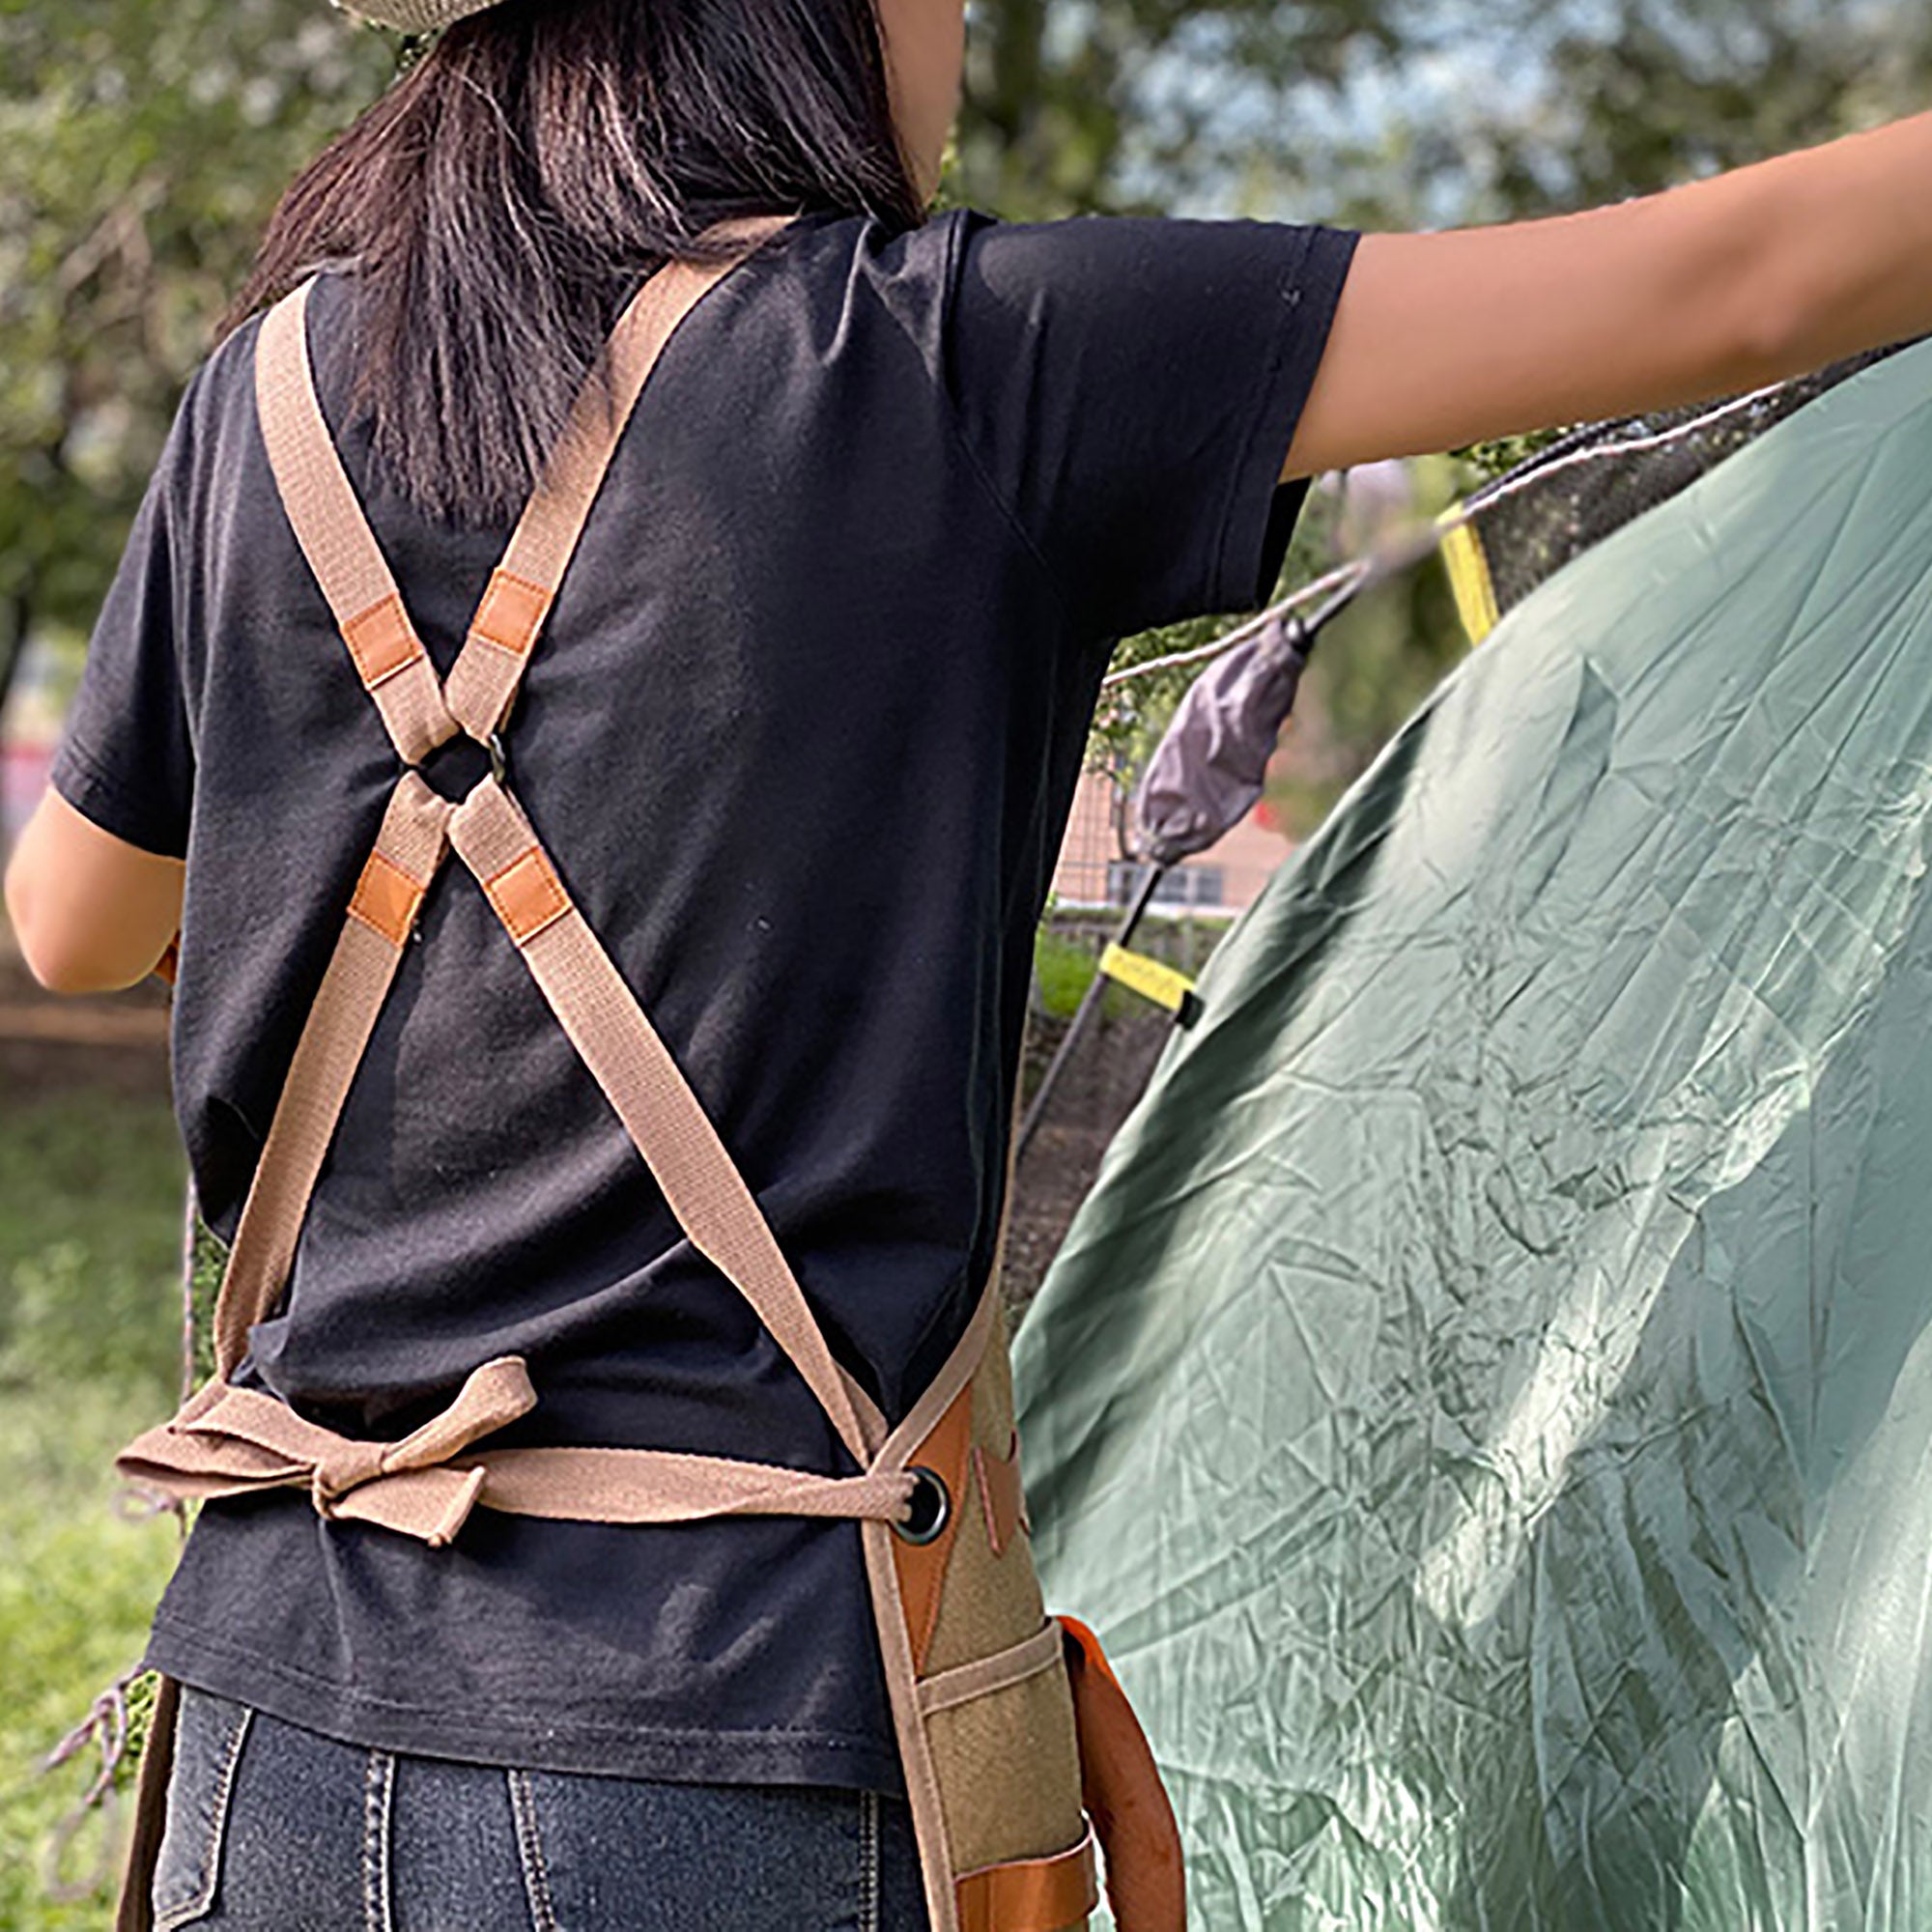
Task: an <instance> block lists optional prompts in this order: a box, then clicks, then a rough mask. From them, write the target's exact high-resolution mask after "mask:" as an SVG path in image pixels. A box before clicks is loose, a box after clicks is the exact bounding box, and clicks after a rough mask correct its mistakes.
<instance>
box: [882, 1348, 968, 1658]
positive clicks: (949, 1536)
mask: <svg viewBox="0 0 1932 1932" xmlns="http://www.w3.org/2000/svg"><path fill="white" fill-rule="evenodd" d="M972 1440H973V1384H972V1382H971V1381H968V1382H967V1384H966V1386H965V1387H964V1388H962V1389H961V1390H960V1391H959V1393H958V1394H957V1395H956V1396H954V1397H953V1398H952V1405H951V1406H949V1407H948V1409H947V1411H946V1413H945V1414H944V1415H942V1416H941V1417H940V1418H939V1420H938V1422H937V1423H935V1424H934V1425H933V1429H932V1433H931V1434H930V1435H927V1436H926V1437H925V1439H924V1440H923V1442H921V1443H920V1445H919V1447H918V1448H917V1449H915V1450H914V1451H913V1452H912V1454H911V1455H910V1456H908V1457H907V1458H906V1464H905V1466H906V1467H908V1468H919V1467H924V1468H928V1469H930V1470H931V1471H932V1472H933V1473H934V1474H935V1475H936V1476H938V1477H939V1479H940V1480H941V1481H942V1482H943V1483H944V1484H945V1485H946V1493H947V1494H948V1495H949V1496H950V1497H951V1498H952V1515H951V1516H950V1517H949V1518H948V1520H947V1523H946V1528H945V1529H944V1530H943V1531H942V1532H941V1533H940V1535H939V1536H937V1537H935V1538H934V1539H933V1541H932V1542H930V1543H924V1544H916V1543H908V1542H906V1540H905V1539H904V1538H903V1537H900V1536H895V1537H894V1539H893V1564H894V1567H895V1569H896V1570H897V1571H898V1573H899V1599H900V1601H901V1602H902V1603H903V1604H904V1605H905V1619H906V1631H907V1634H909V1635H910V1637H911V1639H912V1662H913V1668H914V1669H915V1670H923V1669H924V1668H925V1653H926V1652H927V1650H928V1649H930V1648H931V1645H932V1632H933V1627H934V1626H935V1625H936V1624H937V1623H938V1621H939V1597H940V1592H941V1590H942V1589H943V1588H944V1587H945V1583H946V1566H947V1564H948V1563H950V1562H951V1561H952V1545H953V1541H954V1539H955V1538H956V1537H957V1536H958V1534H959V1520H960V1518H961V1516H962V1515H963V1514H964V1512H965V1507H966V1467H967V1461H966V1459H967V1451H968V1450H969V1448H970V1447H971V1445H972Z"/></svg>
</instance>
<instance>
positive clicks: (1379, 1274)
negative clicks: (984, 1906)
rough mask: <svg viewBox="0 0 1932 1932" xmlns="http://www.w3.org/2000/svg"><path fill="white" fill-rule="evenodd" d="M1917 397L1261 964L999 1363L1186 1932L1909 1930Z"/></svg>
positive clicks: (1915, 1784) (1919, 1425)
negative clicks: (1143, 1780) (1173, 1878)
mask: <svg viewBox="0 0 1932 1932" xmlns="http://www.w3.org/2000/svg"><path fill="white" fill-rule="evenodd" d="M1928 865H1932V348H1928V347H1919V348H1917V349H1913V350H1910V351H1907V352H1906V353H1904V354H1902V355H1899V356H1897V357H1895V358H1893V359H1892V360H1890V361H1888V362H1885V363H1883V364H1881V365H1879V366H1877V367H1875V368H1873V369H1870V370H1868V371H1866V372H1865V373H1863V374H1861V375H1860V376H1858V377H1856V378H1855V379H1854V380H1852V381H1851V382H1849V383H1848V384H1845V385H1844V386H1843V387H1841V388H1838V389H1836V390H1834V391H1833V392H1832V393H1831V394H1829V395H1828V396H1826V397H1825V398H1824V399H1823V400H1822V401H1819V402H1817V403H1814V404H1812V405H1811V406H1810V407H1808V408H1806V409H1805V410H1804V411H1803V412H1800V413H1799V414H1797V415H1795V416H1793V417H1792V418H1791V419H1790V420H1788V421H1787V422H1785V423H1783V424H1781V425H1780V426H1779V427H1778V428H1776V430H1774V431H1772V432H1771V433H1770V434H1769V435H1768V436H1766V437H1765V438H1763V439H1762V440H1760V441H1758V442H1756V443H1754V444H1753V445H1752V446H1750V447H1749V448H1748V449H1747V450H1745V451H1744V452H1743V453H1742V454H1740V455H1738V456H1736V457H1734V458H1732V459H1731V460H1730V461H1729V462H1727V463H1725V464H1724V465H1723V466H1722V467H1720V468H1719V469H1716V470H1715V471H1713V472H1712V473H1711V474H1710V475H1709V476H1707V477H1705V478H1704V479H1703V480H1702V481H1700V482H1699V483H1697V484H1695V485H1694V486H1693V487H1692V488H1691V489H1690V491H1689V492H1688V493H1687V494H1685V495H1684V496H1682V497H1678V498H1677V499H1675V500H1674V501H1672V502H1671V503H1669V504H1667V505H1665V506H1664V507H1662V508H1661V509H1658V510H1655V511H1653V512H1651V513H1650V514H1649V515H1647V516H1645V517H1643V518H1642V519H1640V520H1639V521H1638V522H1636V523H1634V524H1633V525H1631V526H1629V527H1628V528H1626V529H1624V530H1623V531H1621V532H1620V533H1619V534H1618V535H1616V536H1615V537H1613V538H1611V539H1610V540H1608V541H1607V542H1605V543H1604V544H1602V545H1600V546H1599V547H1598V548H1597V549H1595V550H1594V551H1591V552H1590V553H1588V554H1586V555H1584V556H1583V557H1581V558H1580V559H1578V560H1577V562H1575V563H1573V564H1571V565H1569V566H1568V567H1567V568H1565V569H1564V570H1563V571H1561V572H1560V573H1559V574H1558V575H1557V576H1555V577H1554V578H1552V579H1551V580H1550V581H1549V582H1548V583H1547V584H1546V585H1545V586H1544V587H1543V588H1542V589H1541V590H1540V591H1538V592H1537V593H1536V594H1535V595H1534V596H1532V597H1531V598H1529V599H1528V601H1526V602H1525V603H1523V604H1521V605H1520V607H1519V608H1518V609H1517V610H1516V611H1513V612H1512V613H1511V614H1510V616H1509V617H1508V618H1507V619H1506V620H1505V621H1504V623H1503V625H1502V627H1501V628H1500V629H1499V630H1498V631H1497V632H1496V633H1495V634H1494V635H1493V637H1492V639H1490V641H1489V642H1487V643H1485V644H1484V645H1483V647H1482V648H1481V649H1480V650H1479V651H1477V652H1475V653H1474V654H1473V655H1472V656H1471V657H1469V658H1468V659H1467V660H1465V661H1464V663H1463V665H1462V666H1460V667H1459V668H1458V669H1457V670H1456V672H1455V673H1454V674H1453V675H1452V676H1451V677H1450V678H1449V679H1448V680H1447V681H1446V682H1445V683H1444V685H1443V686H1442V687H1441V688H1440V689H1439V690H1438V691H1437V692H1436V693H1435V696H1433V697H1432V698H1431V700H1430V701H1429V702H1428V704H1427V705H1426V706H1425V707H1424V709H1423V710H1422V711H1421V713H1420V714H1419V715H1418V716H1417V717H1416V718H1414V719H1413V720H1412V721H1411V722H1410V724H1409V725H1407V726H1406V728H1405V730H1404V731H1403V732H1402V733H1401V735H1400V736H1399V737H1398V739H1397V740H1396V741H1395V742H1394V743H1393V744H1392V745H1391V746H1390V747H1389V748H1388V750H1387V751H1386V752H1385V753H1384V754H1383V756H1382V757H1381V758H1380V759H1379V761H1378V763H1377V765H1376V766H1375V768H1374V769H1373V770H1372V771H1371V772H1370V773H1368V774H1367V776H1366V777H1365V778H1364V779H1363V780H1362V781H1360V782H1359V783H1358V784H1357V785H1356V786H1355V787H1354V788H1353V790H1352V791H1351V792H1350V795H1349V796H1348V798H1347V799H1345V800H1344V802H1343V803H1342V805H1341V806H1340V807H1339V808H1338V809H1337V810H1336V811H1335V813H1334V814H1333V815H1332V817H1331V818H1330V820H1329V822H1328V823H1327V824H1326V825H1325V827H1324V828H1323V829H1322V831H1321V834H1320V835H1319V836H1318V837H1317V838H1315V839H1313V840H1311V841H1310V842H1309V843H1308V844H1307V845H1306V846H1305V847H1304V848H1303V849H1302V850H1301V851H1300V852H1299V853H1298V854H1296V856H1295V857H1294V859H1293V861H1292V862H1291V863H1290V865H1289V866H1288V867H1286V868H1285V869H1284V870H1283V872H1282V873H1281V874H1280V875H1279V876H1278V877H1277V878H1276V880H1275V881H1274V883H1273V885H1272V886H1271V888H1270V889H1269V891H1268V892H1267V894H1266V895H1264V897H1263V899H1262V900H1261V902H1260V903H1259V904H1258V905H1256V906H1255V907H1254V908H1253V909H1252V910H1251V911H1250V912H1249V913H1248V914H1247V915H1246V916H1245V917H1244V918H1243V919H1242V920H1241V921H1240V922H1239V923H1238V924H1237V925H1236V929H1235V930H1234V932H1233V933H1232V934H1231V935H1230V936H1229V937H1228V939H1227V940H1225V941H1224V942H1223V944H1222V946H1221V948H1220V950H1219V951H1218V952H1216V954H1215V956H1214V958H1213V960H1212V962H1211V964H1210V966H1209V968H1208V972H1207V974H1206V975H1205V977H1204V978H1203V980H1202V982H1201V985H1200V988H1199V991H1200V995H1201V998H1202V1000H1203V1002H1204V1006H1205V1012H1204V1015H1203V1017H1202V1019H1201V1020H1200V1022H1199V1023H1198V1024H1197V1026H1196V1027H1195V1028H1194V1029H1193V1030H1192V1031H1191V1032H1189V1033H1185V1034H1179V1033H1178V1034H1176V1035H1175V1036H1174V1037H1173V1038H1172V1040H1171V1041H1170V1042H1169V1044H1168V1046H1167V1048H1166V1049H1165V1052H1164V1054H1163V1057H1162V1059H1161V1061H1160V1062H1159V1064H1158V1065H1157V1066H1156V1068H1155V1072H1154V1076H1153V1079H1152V1082H1151V1087H1150V1089H1149V1092H1148V1094H1147V1095H1146V1097H1145V1098H1144V1099H1143V1101H1142V1102H1141V1103H1140V1105H1139V1106H1138V1107H1137V1108H1136V1110H1135V1112H1134V1113H1133V1115H1132V1116H1131V1117H1130V1119H1129V1120H1128V1122H1127V1123H1126V1124H1125V1126H1124V1127H1123V1128H1122V1131H1121V1133H1120V1135H1119V1136H1118V1137H1117V1139H1116V1141H1115V1143H1114V1145H1113V1146H1112V1148H1111V1149H1110V1150H1109V1152H1108V1156H1107V1159H1106V1161H1105V1163H1104V1165H1103V1167H1102V1170H1101V1174H1100V1178H1099V1179H1098V1181H1097V1182H1096V1184H1095V1187H1094V1191H1093V1193H1092V1194H1091V1195H1090V1197H1089V1199H1088V1200H1087V1202H1086V1204H1085V1205H1084V1206H1083V1208H1081V1211H1080V1213H1079V1215H1078V1216H1077V1217H1076V1219H1075V1222H1074V1224H1073V1227H1072V1229H1071V1230H1070V1232H1069V1234H1068V1236H1067V1239H1066V1241H1065V1246H1064V1247H1063V1249H1062V1251H1061V1253H1060V1255H1059V1257H1058V1259H1057V1261H1056V1262H1055V1264H1054V1266H1053V1268H1052V1270H1051V1271H1050V1273H1049V1275H1048V1278H1047V1280H1046V1283H1045V1285H1044V1288H1043V1290H1042V1293H1041V1294H1040V1296H1039V1299H1038V1300H1037V1303H1036V1304H1035V1306H1034V1308H1033V1310H1032V1311H1031V1313H1030V1314H1029V1315H1028V1317H1027V1319H1026V1321H1025V1322H1024V1325H1023V1326H1022V1328H1021V1330H1020V1333H1019V1336H1018V1338H1017V1343H1016V1358H1017V1371H1018V1378H1019V1388H1020V1399H1021V1431H1022V1436H1023V1439H1024V1442H1025V1445H1026V1466H1027V1473H1028V1492H1029V1497H1030V1501H1031V1509H1032V1515H1033V1519H1034V1522H1035V1526H1036V1535H1037V1550H1038V1554H1039V1558H1040V1564H1041V1570H1042V1575H1043V1579H1044V1581H1045V1584H1046V1587H1047V1593H1048V1599H1049V1602H1050V1603H1052V1604H1053V1605H1055V1607H1058V1608H1062V1609H1066V1610H1070V1611H1073V1612H1075V1613H1077V1614H1079V1615H1081V1616H1084V1617H1085V1618H1087V1619H1088V1621H1090V1622H1091V1623H1093V1624H1094V1627H1095V1629H1096V1630H1097V1632H1098V1633H1099V1634H1100V1636H1101V1638H1102V1640H1103V1641H1104V1642H1105V1643H1107V1645H1108V1647H1109V1649H1110V1652H1111V1654H1112V1656H1113V1658H1114V1660H1115V1662H1116V1664H1117V1666H1118V1669H1119V1673H1120V1675H1121V1678H1122V1682H1123V1683H1124V1684H1125V1686H1126V1688H1127V1690H1128V1693H1129V1694H1130V1695H1131V1696H1132V1697H1133V1699H1134V1700H1135V1703H1136V1706H1137V1708H1138V1710H1139V1711H1140V1713H1141V1716H1142V1719H1143V1721H1144V1722H1145V1724H1146V1726H1147V1728H1148V1731H1149V1734H1150V1736H1151V1739H1152V1741H1153V1744H1154V1747H1155V1751H1156V1753H1157V1755H1158V1756H1159V1758H1160V1761H1161V1763H1162V1766H1163V1768H1164V1770H1165V1772H1166V1774H1167V1776H1168V1778H1169V1782H1170V1789H1171V1791H1172V1793H1173V1796H1174V1799H1175V1803H1176V1807H1177V1810H1178V1811H1179V1816H1180V1821H1181V1827H1182V1832H1183V1835H1184V1838H1185V1841H1186V1845H1187V1852H1188V1857H1189V1861H1190V1900H1191V1908H1192V1922H1193V1923H1194V1925H1195V1926H1196V1927H1197V1928H1206V1932H1234V1929H1235V1928H1244V1929H1245V1928H1260V1927H1266V1928H1269V1932H1315V1928H1322V1932H1329V1928H1338V1929H1339V1932H1370V1928H1378V1932H1379V1928H1389V1932H1396V1928H1401V1932H1426V1929H1427V1928H1432V1927H1443V1928H1482V1932H1516V1929H1517V1928H1523V1929H1525V1932H1526V1928H1531V1927H1534V1928H1547V1932H1582V1928H1605V1932H1648V1928H1662V1927H1672V1928H1675V1927H1684V1928H1709V1932H1719V1928H1721V1932H1740V1928H1756V1927H1765V1928H1771V1927H1776V1928H1778V1932H1793V1928H1815V1932H1823V1929H1824V1928H1827V1927H1831V1928H1853V1927H1857V1928H1861V1932H1902V1928H1923V1927H1928V1926H1932V1337H1928V1334H1927V1324H1928V1317H1932V891H1928V888H1927V873H1928Z"/></svg>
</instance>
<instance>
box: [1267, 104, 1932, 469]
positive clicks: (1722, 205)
mask: <svg viewBox="0 0 1932 1932" xmlns="http://www.w3.org/2000/svg"><path fill="white" fill-rule="evenodd" d="M1928 330H1932V115H1920V116H1918V117H1915V118H1914V119H1911V120H1908V121H1901V122H1896V123H1893V124H1892V125H1891V126H1890V127H1888V128H1880V129H1878V130H1876V131H1875V132H1872V133H1869V134H1861V135H1856V136H1851V137H1848V138H1846V139H1844V140H1840V141H1835V142H1833V143H1831V144H1829V145H1828V146H1825V147H1822V148H1814V149H1810V150H1807V151H1806V152H1804V153H1802V154H1796V155H1789V156H1781V157H1780V158H1778V159H1777V160H1775V161H1768V162H1764V163H1761V164H1760V165H1758V166H1755V167H1750V168H1741V169H1738V170H1736V171H1734V172H1732V173H1730V174H1727V175H1722V176H1719V177H1716V178H1715V179H1712V180H1709V181H1703V182H1697V183H1692V184H1690V185H1686V186H1684V187H1679V188H1673V189H1670V190H1669V191H1668V192H1666V193H1663V194H1657V195H1650V196H1647V197H1644V198H1642V199H1640V200H1634V201H1627V202H1622V203H1618V204H1617V205H1615V206H1613V207H1608V208H1601V209H1595V210H1592V211H1591V212H1589V213H1584V214H1576V215H1565V216H1560V217H1556V218H1554V219H1550V220H1545V221H1530V222H1518V223H1512V224H1507V225H1503V226H1498V227H1493V228H1480V229H1463V230H1458V231H1455V232H1452V233H1448V234H1441V235H1372V236H1369V237H1366V238H1365V239H1364V241H1363V242H1362V245H1361V250H1360V252H1359V254H1358V256H1357V258H1356V264H1355V268H1354V270H1353V271H1352V272H1351V273H1350V279H1349V286H1348V288H1347V290H1346V291H1345V293H1344V296H1343V299H1342V306H1341V308H1340V310H1339V311H1338V313H1337V316H1336V320H1335V327H1334V333H1333V336H1332V338H1331V341H1330V344H1329V351H1328V355H1327V356H1326V357H1325V358H1324V361H1323V364H1322V369H1321V376H1320V379H1319V380H1318V382H1317V384H1316V388H1315V392H1314V394H1313V395H1312V396H1311V397H1310V400H1309V405H1308V410H1307V412H1306V413H1305V415H1304V417H1303V420H1302V425H1301V428H1300V431H1299V432H1298V433H1297V436H1296V439H1295V446H1294V449H1293V451H1292V452H1291V454H1290V460H1289V464H1288V466H1287V467H1286V469H1284V474H1303V475H1305V474H1308V473H1311V472H1312V471H1313V470H1315V469H1332V468H1338V467H1341V466H1343V465H1345V464H1348V463H1355V462H1362V461H1366V460H1369V459H1370V458H1372V457H1375V456H1397V455H1411V454H1415V453H1418V452H1421V451H1425V450H1434V449H1444V448H1451V447H1454V446H1456V445H1458V444H1461V443H1464V442H1472V441H1476V440H1479V439H1482V438H1485V437H1491V436H1500V435H1507V434H1511V433H1513V432H1516V431H1520V430H1529V429H1540V428H1543V427H1546V426H1548V425H1549V424H1553V423H1566V422H1582V421H1588V420H1591V419H1593V418H1599V417H1605V416H1614V415H1625V414H1631V413H1634V412H1638V411H1642V410H1651V409H1662V408H1665V407H1668V406H1671V405H1674V404H1679V403H1688V402H1695V401H1699V400H1702V399H1703V398H1706V397H1710V396H1715V395H1719V394H1721V393H1724V392H1726V391H1729V390H1735V389H1740V388H1746V387H1750V386H1753V385H1755V384H1760V383H1768V382H1772V381H1776V380H1777V379H1778V378H1781V377H1785V376H1791V375H1796V374H1798V373H1800V372H1801V371H1803V370H1806V369H1812V368H1816V367H1818V366H1820V365H1821V364H1823V363H1826V362H1830V361H1833V360H1834V359H1835V358H1837V357H1838V356H1841V355H1849V354H1852V353H1853V352H1855V351H1857V350H1861V349H1865V348H1871V347H1875V346H1877V345H1879V344H1881V343H1887V342H1893V341H1897V340H1900V339H1902V338H1903V337H1906V336H1910V335H1916V334H1919V333H1922V332H1925V331H1928Z"/></svg>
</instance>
